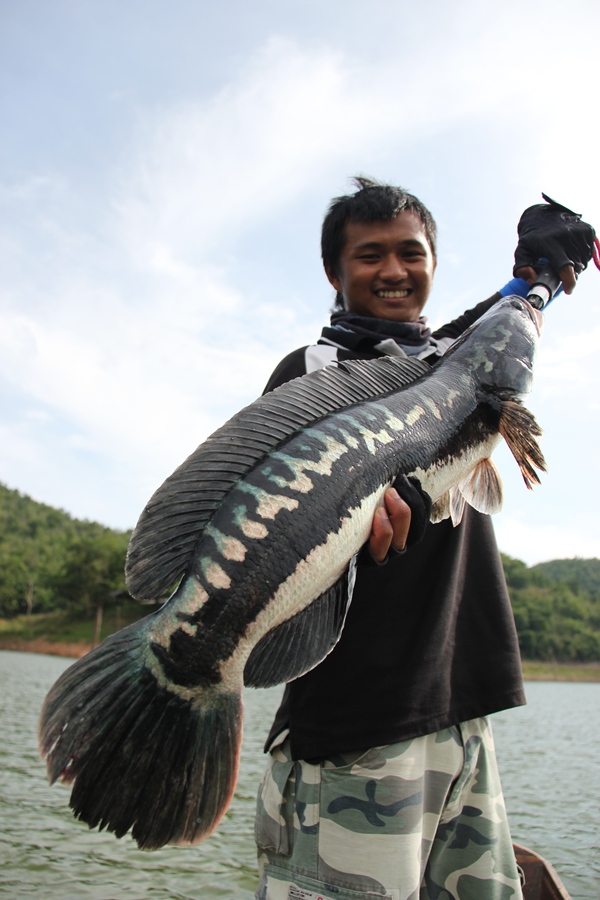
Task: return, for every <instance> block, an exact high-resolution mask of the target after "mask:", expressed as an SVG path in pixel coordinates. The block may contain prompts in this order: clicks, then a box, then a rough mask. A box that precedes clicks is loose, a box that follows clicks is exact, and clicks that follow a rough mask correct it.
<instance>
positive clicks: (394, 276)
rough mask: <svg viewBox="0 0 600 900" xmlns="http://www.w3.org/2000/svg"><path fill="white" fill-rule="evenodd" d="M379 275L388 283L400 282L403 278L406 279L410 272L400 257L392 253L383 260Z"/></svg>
mask: <svg viewBox="0 0 600 900" xmlns="http://www.w3.org/2000/svg"><path fill="white" fill-rule="evenodd" d="M379 274H380V276H381V278H385V279H386V280H387V281H400V280H401V279H402V278H406V275H407V274H408V270H407V268H406V266H405V265H404V262H403V260H402V259H400V257H398V256H396V255H395V254H391V253H390V254H389V255H388V256H386V257H385V258H384V259H383V262H382V266H381V269H380V270H379Z"/></svg>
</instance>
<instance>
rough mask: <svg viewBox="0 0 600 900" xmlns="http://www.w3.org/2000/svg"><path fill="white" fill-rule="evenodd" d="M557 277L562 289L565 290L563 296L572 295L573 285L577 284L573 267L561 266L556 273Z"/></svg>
mask: <svg viewBox="0 0 600 900" xmlns="http://www.w3.org/2000/svg"><path fill="white" fill-rule="evenodd" d="M558 277H559V278H560V280H561V281H562V284H563V288H564V289H565V294H572V293H573V291H574V289H575V285H576V284H577V279H576V277H575V269H574V268H573V266H563V267H562V269H561V270H560V272H559V273H558Z"/></svg>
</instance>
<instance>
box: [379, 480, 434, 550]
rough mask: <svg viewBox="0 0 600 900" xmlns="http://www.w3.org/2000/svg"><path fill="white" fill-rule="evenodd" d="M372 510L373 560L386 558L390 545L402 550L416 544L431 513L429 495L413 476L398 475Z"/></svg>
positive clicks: (423, 532)
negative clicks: (379, 504)
mask: <svg viewBox="0 0 600 900" xmlns="http://www.w3.org/2000/svg"><path fill="white" fill-rule="evenodd" d="M383 504H384V505H383V506H380V507H379V508H378V509H376V510H375V515H374V516H373V524H372V526H371V537H370V538H369V552H370V554H371V556H372V557H373V559H374V560H375V562H378V563H382V562H384V561H385V558H386V556H387V555H388V553H389V551H390V549H391V548H393V549H394V550H397V551H398V552H400V553H401V552H402V551H403V550H404V549H405V548H406V547H412V546H413V545H414V544H418V543H419V541H420V540H421V539H422V537H423V535H424V534H425V530H426V528H427V523H428V522H429V516H430V515H431V497H430V496H429V494H427V493H425V491H424V490H423V488H422V487H421V484H420V482H419V481H418V479H417V478H415V477H414V476H412V475H411V476H409V477H407V476H406V475H399V476H398V477H397V478H396V480H395V482H394V484H393V485H392V486H391V487H389V488H388V489H387V491H386V492H385V494H384V496H383Z"/></svg>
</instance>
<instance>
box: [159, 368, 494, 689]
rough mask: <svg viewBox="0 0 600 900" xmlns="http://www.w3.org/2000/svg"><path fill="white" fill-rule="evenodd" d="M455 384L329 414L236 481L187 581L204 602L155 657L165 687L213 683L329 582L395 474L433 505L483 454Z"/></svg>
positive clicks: (469, 404)
mask: <svg viewBox="0 0 600 900" xmlns="http://www.w3.org/2000/svg"><path fill="white" fill-rule="evenodd" d="M461 375H462V373H461ZM455 380H456V379H454V378H451V379H450V383H448V372H446V378H445V379H444V380H443V381H442V380H440V381H437V380H436V379H433V378H432V379H429V380H428V381H427V382H426V388H427V390H426V391H425V392H424V389H423V385H421V386H420V387H418V388H417V387H415V388H414V389H412V388H407V389H406V390H405V391H402V392H400V393H396V394H391V395H390V396H388V397H385V398H382V399H380V400H377V401H373V402H371V403H369V404H368V406H366V405H364V404H357V405H356V406H355V407H351V408H350V409H348V410H346V411H344V412H340V413H336V414H332V415H329V416H327V417H325V418H324V419H322V420H321V421H319V422H318V423H316V424H315V425H313V426H311V427H308V428H305V429H303V430H302V431H300V432H299V433H298V434H296V435H294V436H293V437H292V438H291V439H290V440H288V441H287V442H286V443H285V444H284V445H283V446H282V447H280V448H278V449H277V450H275V451H273V452H271V453H269V454H268V455H267V456H266V457H265V458H264V459H263V460H262V461H261V463H260V464H259V465H257V466H255V467H254V468H253V469H252V470H251V471H250V472H248V473H247V474H246V475H245V476H244V478H242V479H240V481H239V482H238V484H237V485H236V486H235V487H234V488H233V490H232V491H231V492H230V494H229V495H228V497H227V498H226V501H225V502H224V503H223V504H222V505H221V506H220V507H219V509H218V510H217V512H216V513H215V515H214V516H213V519H212V521H211V523H210V526H209V527H208V528H207V529H206V530H205V532H204V535H203V537H202V540H201V542H200V545H199V547H198V550H197V553H196V556H195V562H194V568H193V574H194V577H195V579H196V581H197V583H198V585H199V586H200V587H201V589H202V590H203V591H204V592H205V594H206V595H207V599H205V600H204V601H203V603H202V604H201V605H199V607H198V609H197V610H196V612H195V613H194V614H193V615H192V617H191V618H188V619H186V621H185V622H182V623H181V624H180V625H179V626H178V627H177V633H176V634H173V635H172V637H171V643H170V652H169V659H168V660H167V659H166V658H165V657H164V655H163V659H162V664H163V665H166V666H167V669H168V674H169V677H170V678H171V679H172V680H173V681H174V682H175V683H176V684H179V685H183V686H185V687H190V686H193V685H194V684H195V683H206V682H207V679H208V681H209V682H210V683H216V682H218V681H219V679H220V678H222V677H223V673H224V672H227V671H228V666H229V667H231V666H232V665H234V663H235V668H237V667H238V666H239V665H242V663H243V661H244V660H245V659H246V658H247V657H248V655H249V653H250V652H251V650H252V648H253V646H255V644H256V643H257V642H258V640H260V638H261V637H262V635H263V634H264V633H265V632H266V630H268V629H269V628H272V627H274V626H275V625H276V624H279V623H280V622H281V621H284V620H285V619H286V618H289V617H290V616H291V615H294V614H296V613H297V612H299V611H300V610H302V609H303V608H305V607H306V606H307V605H308V604H309V603H310V602H312V600H313V599H314V597H315V595H319V594H320V593H322V592H323V591H325V590H326V589H328V588H329V587H330V586H331V585H332V584H333V583H335V581H336V580H337V579H338V578H339V577H340V575H341V573H342V571H343V563H344V562H346V563H347V560H348V555H349V554H353V553H356V552H357V551H358V549H360V547H361V546H362V544H363V543H364V542H365V541H366V540H367V538H368V535H369V532H370V528H371V522H372V517H373V513H374V511H375V509H376V508H377V506H378V505H380V503H381V502H382V497H383V493H384V491H385V489H386V488H387V487H388V486H389V485H390V484H391V483H392V482H393V480H394V479H395V478H396V476H397V475H399V474H415V473H416V474H418V477H420V479H421V480H422V482H423V484H424V487H425V489H426V490H428V492H430V494H431V496H432V499H433V500H435V499H437V496H439V495H440V494H441V493H442V492H443V491H444V490H446V489H447V485H448V483H449V482H450V483H454V482H453V480H454V481H455V480H456V478H457V475H459V474H460V472H461V471H462V469H466V467H467V466H471V467H472V465H473V458H474V455H476V454H477V452H479V453H480V456H484V455H487V453H488V452H489V446H490V434H491V432H492V430H493V429H492V425H491V424H490V426H489V427H485V426H483V427H482V425H481V422H480V421H479V420H477V422H476V423H475V425H476V427H473V426H474V421H473V417H474V416H475V414H476V411H477V408H478V405H479V401H478V398H477V392H476V390H475V386H474V385H473V384H471V385H470V390H465V389H464V387H463V385H460V386H459V387H456V386H455V383H454V382H455ZM448 412H451V413H452V416H451V417H450V416H447V417H446V419H445V418H444V415H445V414H446V413H448ZM440 417H441V418H440ZM457 421H458V422H460V423H461V424H462V427H457ZM424 435H427V436H428V439H427V440H426V441H425V442H424V440H423V437H424ZM399 436H400V437H401V442H398V440H397V439H398V437H399ZM424 448H425V449H424ZM315 496H316V497H318V498H319V501H318V502H315V499H314V498H315ZM232 548H235V551H234V552H232ZM334 548H335V549H334ZM224 591H227V594H228V599H227V603H226V604H225V603H223V600H222V596H223V592H224ZM315 591H316V594H315ZM282 598H285V601H284V600H283V599H282ZM173 601H175V602H177V597H174V598H173ZM197 659H202V666H201V667H200V669H199V670H198V669H197V668H196V666H195V665H194V660H197ZM207 660H210V664H208V665H207ZM196 679H198V682H196Z"/></svg>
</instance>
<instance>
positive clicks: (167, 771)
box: [40, 297, 544, 849]
mask: <svg viewBox="0 0 600 900" xmlns="http://www.w3.org/2000/svg"><path fill="white" fill-rule="evenodd" d="M540 320H541V317H540V315H539V313H537V311H536V310H534V309H533V307H531V306H530V305H529V304H528V303H527V301H525V300H521V299H519V298H516V297H511V298H507V299H505V300H504V301H501V302H500V303H498V304H497V305H496V306H495V307H494V308H493V309H492V310H491V311H490V312H488V313H487V315H486V316H484V317H482V318H481V319H480V320H479V321H478V322H477V323H476V324H475V325H474V326H473V327H472V328H471V329H470V330H469V331H468V332H466V333H465V335H464V336H463V337H462V338H460V339H459V341H458V342H457V343H456V344H455V345H454V346H453V347H452V348H451V350H450V351H449V352H448V354H447V355H446V356H445V357H444V358H443V359H442V360H441V361H440V362H439V363H438V364H437V365H435V366H434V367H433V368H431V367H429V366H428V365H427V364H426V363H422V362H419V361H416V360H401V359H397V358H392V357H386V358H382V359H377V360H371V361H357V362H348V363H341V364H339V365H337V366H329V367H327V368H325V369H322V370H320V371H318V372H314V373H311V374H310V375H307V376H305V377H304V378H299V379H296V380H295V381H293V382H290V383H289V384H286V385H284V386H282V387H281V388H279V389H278V390H276V391H274V392H273V393H271V394H268V395H267V396H265V397H262V398H260V399H259V400H257V401H256V402H254V403H252V404H251V405H250V406H248V407H246V409H244V410H242V411H241V412H240V413H238V414H237V415H236V416H234V417H233V418H232V419H231V420H230V421H229V422H228V423H227V424H226V425H224V426H223V427H222V428H221V429H219V430H218V431H217V432H215V433H214V434H213V435H212V437H210V438H209V439H208V440H207V441H206V442H205V443H204V444H202V445H201V446H200V447H199V448H198V449H197V450H196V451H195V452H194V453H193V454H192V455H191V456H190V457H189V458H188V459H187V460H186V461H185V462H184V463H183V465H182V466H180V468H179V469H177V471H176V472H175V473H174V474H173V475H171V477H170V478H168V479H167V481H166V482H165V483H164V484H163V485H162V487H160V488H159V489H158V491H157V492H156V493H155V494H154V496H153V497H152V499H151V500H150V502H149V504H148V505H147V507H146V508H145V510H144V512H143V513H142V515H141V517H140V520H139V523H138V525H137V527H136V529H135V531H134V534H133V536H132V539H131V544H130V548H129V554H128V560H127V576H128V584H129V588H130V590H131V593H132V594H133V595H134V596H137V597H140V598H156V597H160V596H165V595H166V593H167V592H168V591H169V590H172V589H173V586H174V585H176V584H177V583H178V586H177V587H176V589H175V591H174V593H173V594H172V596H171V597H170V599H169V600H168V601H167V602H166V603H165V604H164V606H162V608H161V609H159V610H158V611H157V612H155V613H153V614H152V615H150V616H148V617H146V618H145V619H143V620H142V621H140V622H138V623H136V624H134V625H131V626H129V627H128V628H125V629H123V630H122V631H120V632H118V633H117V634H115V635H113V636H111V637H109V638H107V639H106V640H105V641H104V642H103V643H102V644H101V645H100V646H99V647H98V648H96V649H95V650H93V651H92V652H91V653H89V654H88V655H87V656H85V657H84V658H83V659H81V660H79V661H78V662H77V663H75V664H74V665H73V666H71V668H69V669H68V670H67V671H66V672H65V673H64V674H63V675H62V676H61V678H59V680H58V681H57V682H56V684H55V685H54V686H53V688H52V689H51V691H50V692H49V694H48V697H47V698H46V701H45V704H44V708H43V711H42V715H41V721H40V746H41V752H42V754H43V755H44V756H47V764H48V773H49V778H50V780H51V781H52V782H53V781H55V780H56V779H58V778H60V779H62V781H63V782H65V783H67V784H69V783H72V782H74V787H73V791H72V795H71V807H72V808H73V810H74V812H75V815H76V816H78V817H79V818H80V819H83V821H85V822H87V823H88V824H89V825H90V827H93V826H100V828H107V829H109V830H110V831H113V832H114V833H115V834H116V835H117V836H121V835H124V834H125V833H126V832H127V831H129V830H130V829H131V830H132V834H133V837H134V838H135V839H136V840H137V842H138V844H139V846H140V847H143V848H146V849H154V848H157V847H161V846H163V845H164V844H167V843H171V844H191V843H195V842H197V841H200V840H202V839H203V838H205V837H206V836H207V835H209V834H210V833H211V832H212V831H213V830H214V829H215V828H216V826H217V824H218V822H219V820H220V818H221V817H222V815H223V814H224V812H225V810H226V809H227V806H228V805H229V803H230V801H231V798H232V795H233V792H234V788H235V784H236V778H237V769H238V761H239V751H240V742H241V734H242V699H241V698H242V687H243V684H244V682H245V683H246V684H249V685H251V686H254V687H263V686H268V685H273V684H277V683H279V682H283V681H288V680H290V679H293V678H295V677H298V676H299V675H301V674H303V673H304V672H306V671H308V670H309V669H311V668H312V667H314V666H315V665H316V664H317V663H319V662H320V661H321V660H322V659H323V658H324V657H325V656H326V655H327V653H329V652H330V650H331V649H332V648H333V646H334V645H335V643H336V641H337V640H338V639H339V636H340V633H341V630H342V627H343V623H344V617H345V615H346V610H347V607H348V603H349V600H350V595H351V584H350V582H351V579H352V575H351V570H352V566H351V562H352V560H353V559H354V558H355V556H356V554H357V552H358V550H359V549H360V548H361V546H362V545H363V544H364V543H365V541H366V540H367V538H368V535H369V532H370V529H371V522H372V518H373V513H374V510H375V509H376V507H377V506H378V505H380V504H381V503H382V497H383V494H384V492H385V490H386V489H387V487H388V486H389V485H390V484H391V483H392V482H393V480H394V479H395V478H396V476H397V475H398V474H401V473H404V474H412V475H416V476H417V477H418V478H419V479H420V480H421V483H422V485H423V487H424V489H425V490H426V491H428V492H429V494H430V495H431V497H432V499H433V500H434V501H435V502H434V512H433V516H434V518H436V519H439V518H443V517H445V516H447V515H449V514H450V515H452V516H453V518H454V519H455V521H456V520H458V519H459V518H460V515H461V508H462V506H463V505H464V500H465V498H466V499H467V500H468V502H470V503H471V504H473V506H475V507H476V508H478V509H480V510H482V511H484V512H493V511H495V510H496V509H497V508H498V507H499V504H500V500H501V488H500V483H499V479H498V475H497V473H496V469H495V467H494V466H493V464H492V463H491V462H490V460H489V455H490V453H491V451H492V449H493V447H494V446H495V445H496V443H497V442H498V441H499V440H500V435H503V436H504V438H505V439H506V440H507V442H508V444H509V446H510V448H511V450H512V452H513V454H514V455H515V457H516V459H517V461H518V463H519V465H520V467H521V470H522V472H523V476H524V478H525V481H526V483H527V485H528V486H530V485H531V483H532V482H536V481H537V476H536V473H535V468H536V467H537V468H543V466H544V463H543V457H542V455H541V452H540V450H539V448H538V446H537V442H536V436H537V435H538V434H539V429H538V427H537V425H536V424H535V421H534V419H533V417H532V415H531V414H530V413H529V412H528V411H527V410H526V409H525V408H524V407H523V406H522V405H521V403H520V400H519V398H520V396H521V395H522V394H524V393H526V392H527V391H528V390H529V388H530V385H531V378H532V361H533V355H534V350H535V346H536V343H537V338H538V334H539V327H540Z"/></svg>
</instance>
